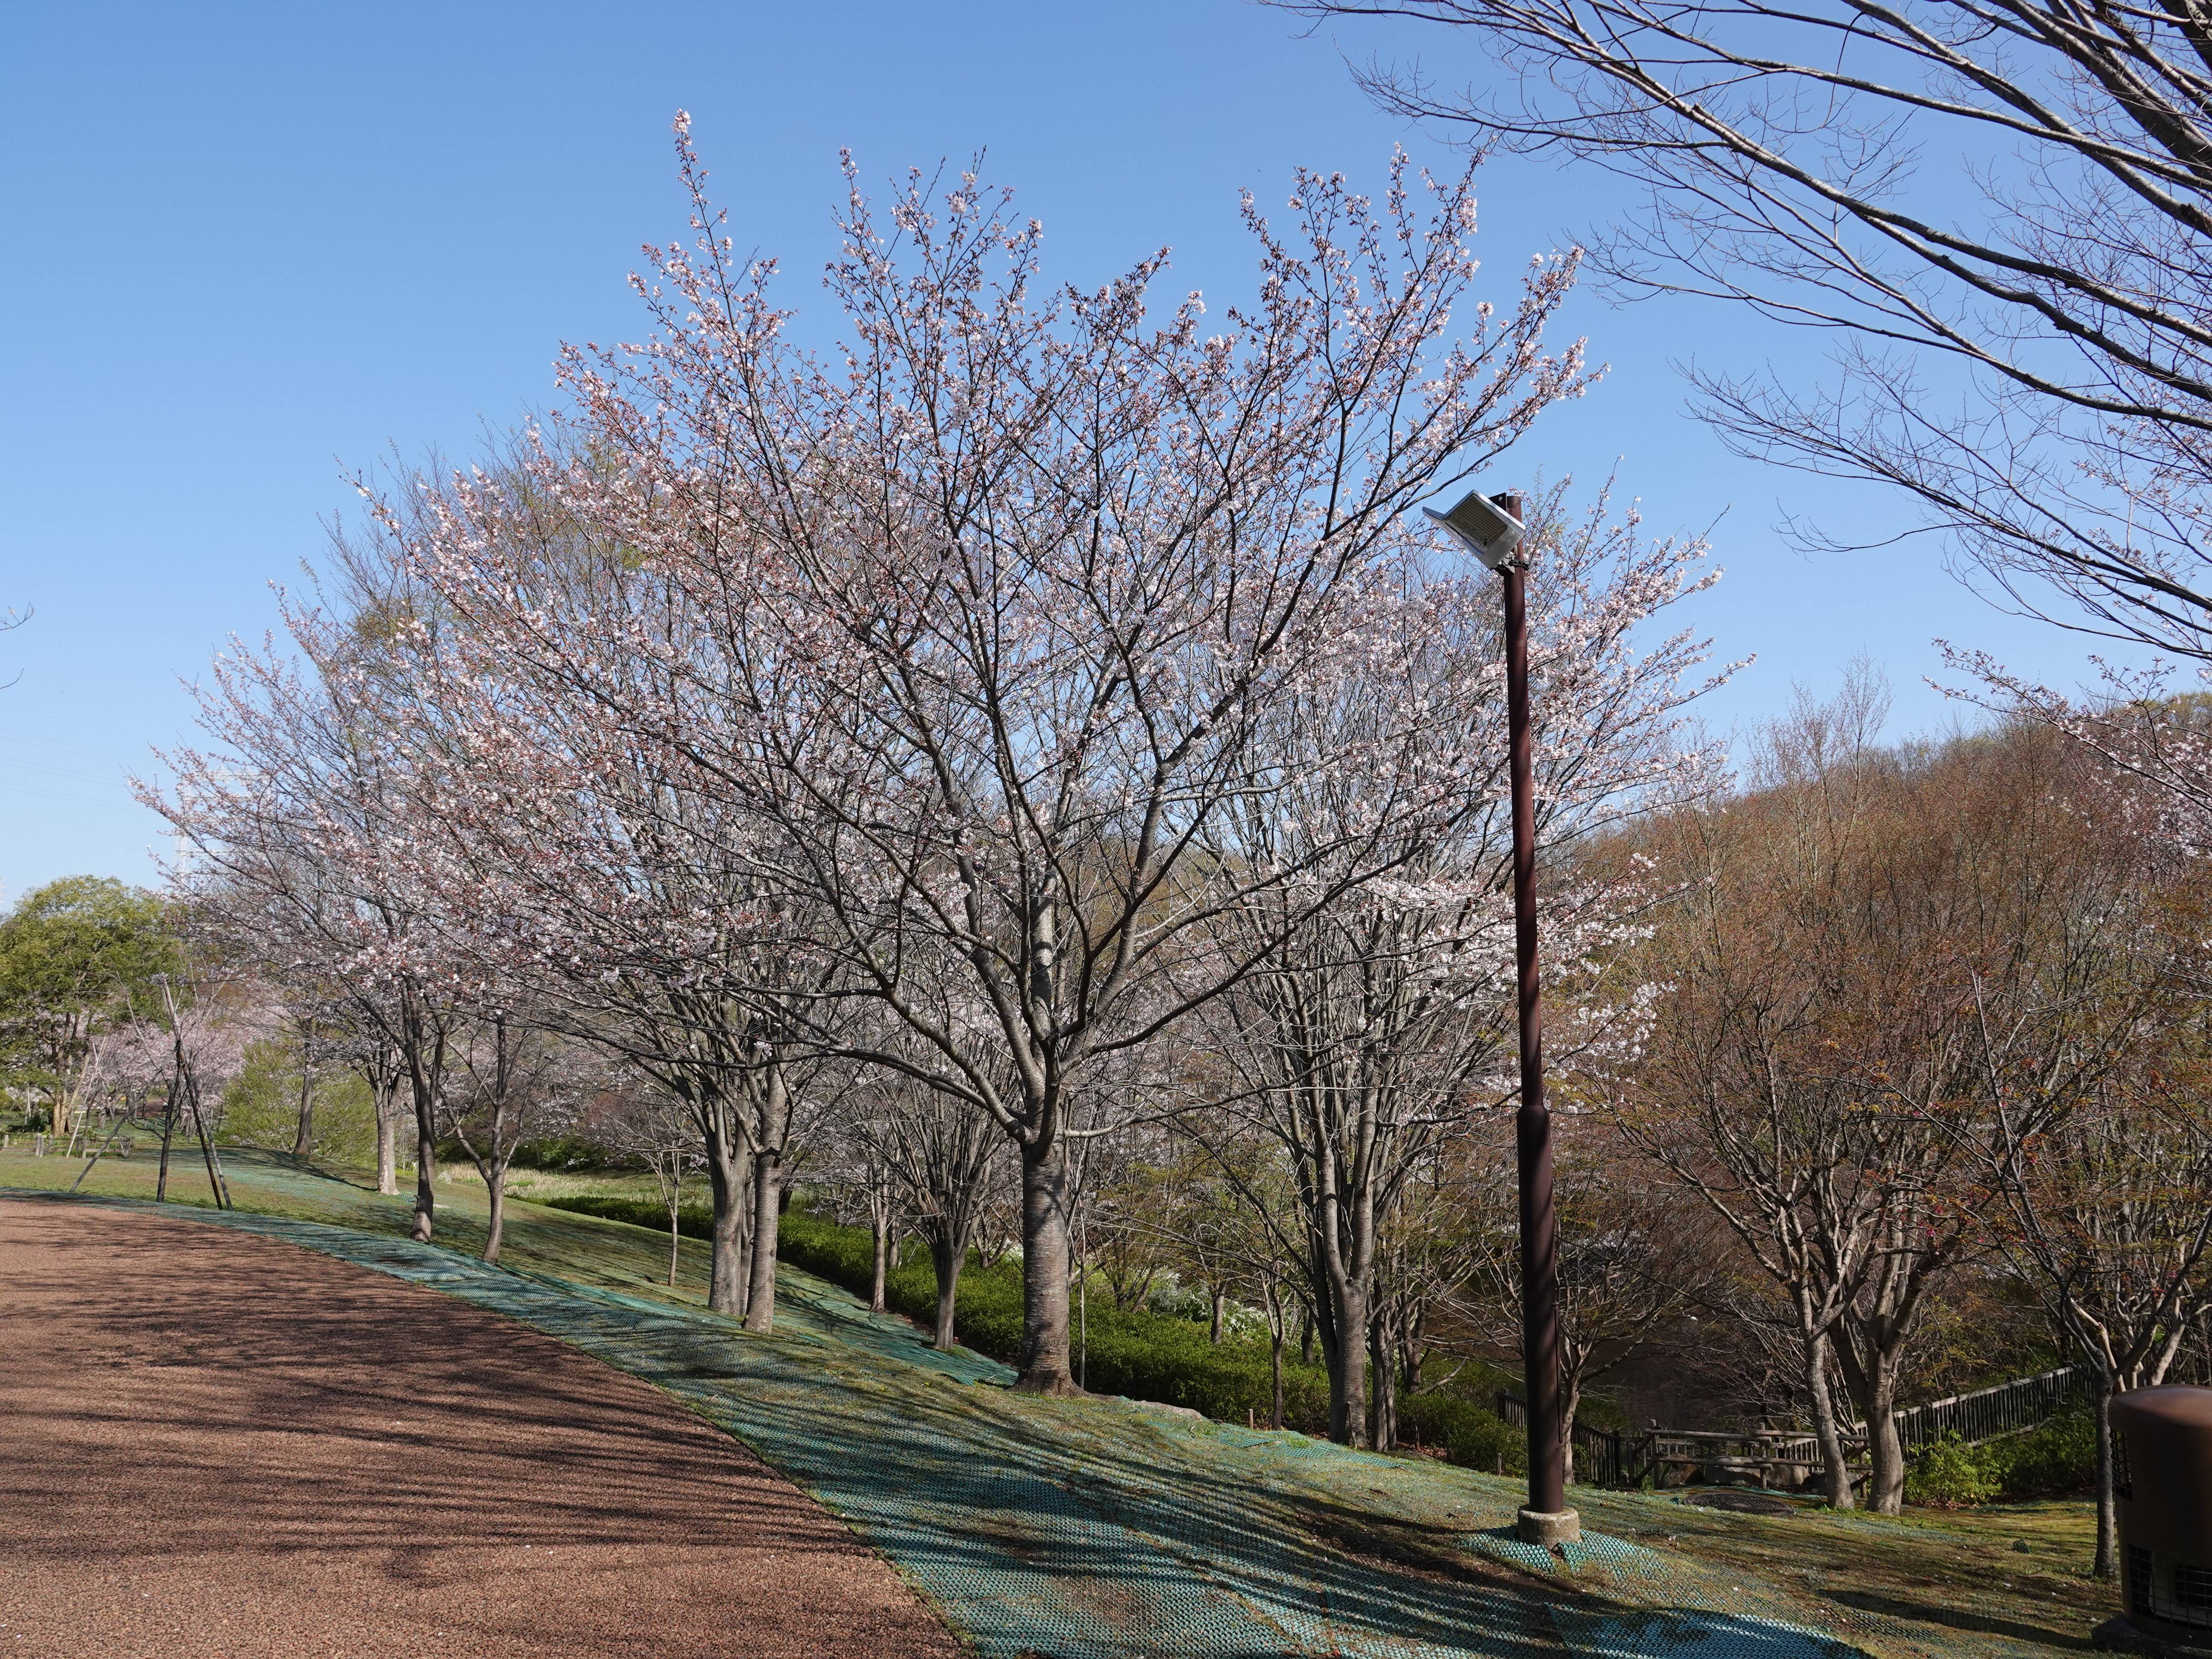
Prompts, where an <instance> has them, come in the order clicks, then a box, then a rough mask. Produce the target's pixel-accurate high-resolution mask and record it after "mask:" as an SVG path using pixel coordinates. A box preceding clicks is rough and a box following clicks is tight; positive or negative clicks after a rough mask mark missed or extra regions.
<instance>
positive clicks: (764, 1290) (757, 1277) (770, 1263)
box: [745, 1060, 791, 1334]
mask: <svg viewBox="0 0 2212 1659" xmlns="http://www.w3.org/2000/svg"><path fill="white" fill-rule="evenodd" d="M746 1092H747V1095H748V1097H749V1103H750V1105H751V1106H752V1108H753V1148H754V1152H753V1218H752V1241H751V1243H752V1257H751V1260H750V1261H748V1262H747V1263H746V1264H745V1328H746V1329H747V1330H749V1331H755V1332H758V1333H761V1334H766V1333H768V1332H769V1331H771V1330H773V1329H775V1258H776V1221H777V1218H779V1217H781V1215H782V1214H783V1152H784V1145H785V1142H786V1141H787V1139H789V1138H790V1134H791V1090H790V1085H788V1084H787V1082H786V1080H785V1078H784V1074H783V1066H782V1064H781V1061H780V1060H771V1061H770V1062H769V1065H768V1066H766V1068H765V1069H764V1070H763V1072H762V1073H757V1074H756V1075H755V1078H754V1080H753V1081H752V1082H751V1083H750V1084H749V1085H748V1087H747V1091H746Z"/></svg>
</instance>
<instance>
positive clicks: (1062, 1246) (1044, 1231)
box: [1016, 1138, 1079, 1395]
mask: <svg viewBox="0 0 2212 1659" xmlns="http://www.w3.org/2000/svg"><path fill="white" fill-rule="evenodd" d="M1067 1264H1068V1229H1067V1149H1066V1146H1063V1145H1062V1144H1061V1143H1060V1140H1059V1139H1057V1138H1054V1139H1052V1140H1050V1141H1048V1142H1047V1143H1046V1144H1044V1145H1043V1146H1033V1145H1031V1146H1023V1148H1022V1352H1021V1374H1022V1375H1021V1381H1020V1382H1019V1383H1018V1384H1016V1386H1017V1387H1018V1388H1021V1389H1026V1390H1028V1391H1029V1392H1030V1393H1032V1394H1053V1395H1066V1394H1075V1393H1078V1392H1079V1389H1077V1387H1076V1383H1075V1377H1074V1376H1073V1373H1071V1372H1070V1370H1068V1363H1067V1358H1068V1356H1067Z"/></svg>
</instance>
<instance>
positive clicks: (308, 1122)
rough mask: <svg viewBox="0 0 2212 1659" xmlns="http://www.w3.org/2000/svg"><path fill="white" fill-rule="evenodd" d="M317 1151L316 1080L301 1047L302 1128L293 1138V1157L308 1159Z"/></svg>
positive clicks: (305, 1053) (305, 1049)
mask: <svg viewBox="0 0 2212 1659" xmlns="http://www.w3.org/2000/svg"><path fill="white" fill-rule="evenodd" d="M314 1150H315V1079H314V1074H313V1073H311V1072H309V1071H308V1070H307V1045H306V1044H305V1043H304V1042H303V1043H301V1046H300V1127H299V1128H298V1130H297V1131H296V1132H295V1133H294V1134H293V1136H292V1156H293V1157H295V1158H306V1157H307V1156H308V1155H309V1154H310V1153H312V1152H313V1151H314Z"/></svg>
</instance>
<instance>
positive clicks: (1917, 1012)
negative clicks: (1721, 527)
mask: <svg viewBox="0 0 2212 1659" xmlns="http://www.w3.org/2000/svg"><path fill="white" fill-rule="evenodd" d="M1882 708H1883V696H1882V693H1881V689H1880V687H1879V686H1878V685H1875V684H1873V683H1872V682H1871V681H1870V680H1869V679H1868V678H1865V677H1864V676H1861V677H1859V678H1857V679H1855V680H1854V682H1853V683H1852V684H1851V685H1850V687H1849V688H1848V689H1847V690H1846V692H1845V693H1844V696H1843V697H1842V698H1841V699H1840V700H1839V701H1838V702H1837V703H1836V704H1833V705H1831V706H1829V707H1827V708H1820V707H1818V706H1815V705H1813V704H1811V703H1810V702H1803V703H1801V707H1800V708H1799V710H1798V712H1797V713H1796V714H1795V715H1794V716H1793V717H1792V718H1791V719H1790V720H1787V721H1785V722H1783V723H1781V724H1779V725H1778V726H1777V727H1775V728H1774V729H1772V730H1771V732H1770V733H1769V734H1768V737H1767V739H1766V748H1765V751H1764V754H1763V757H1762V760H1761V769H1760V772H1759V784H1760V787H1759V788H1758V789H1756V790H1755V791H1753V793H1749V794H1747V795H1745V796H1742V797H1740V798H1738V799H1735V800H1732V801H1730V802H1729V803H1728V804H1727V805H1726V806H1725V807H1724V808H1722V809H1716V810H1713V811H1704V812H1699V813H1687V814H1683V815H1680V816H1679V817H1674V818H1672V819H1670V820H1668V823H1667V825H1666V827H1665V829H1664V832H1663V834H1662V836H1661V837H1660V838H1659V839H1658V840H1657V841H1656V842H1654V843H1653V844H1652V845H1653V848H1654V850H1656V853H1657V855H1658V857H1659V860H1660V863H1661V866H1662V868H1663V869H1664V870H1666V872H1668V878H1669V879H1670V880H1671V881H1672V882H1674V883H1676V884H1679V885H1680V892H1681V895H1682V896H1681V899H1680V908H1678V909H1677V910H1675V911H1674V913H1672V914H1671V915H1668V917H1667V918H1666V919H1665V920H1664V921H1663V922H1662V925H1661V927H1660V928H1659V932H1658V938H1657V939H1656V951H1658V953H1659V954H1658V956H1657V957H1656V959H1655V960H1654V961H1653V963H1651V965H1650V967H1649V968H1647V969H1642V970H1639V971H1640V972H1643V973H1645V974H1648V975H1650V976H1651V977H1653V978H1655V979H1656V980H1658V981H1662V982H1664V983H1667V984H1668V985H1669V986H1670V987H1672V988H1671V989H1670V990H1669V991H1668V993H1667V994H1665V995H1663V996H1662V997H1661V998H1660V999H1659V1000H1658V1002H1657V1005H1656V1011H1655V1019H1654V1024H1653V1027H1652V1034H1651V1040H1650V1048H1649V1050H1648V1054H1647V1057H1646V1058H1645V1059H1644V1060H1643V1061H1642V1062H1641V1063H1640V1064H1639V1065H1638V1066H1635V1067H1632V1068H1624V1069H1623V1070H1622V1071H1621V1072H1620V1073H1618V1074H1617V1075H1615V1076H1614V1077H1613V1079H1610V1080H1609V1081H1601V1082H1600V1083H1599V1084H1598V1085H1596V1086H1597V1087H1599V1088H1600V1089H1609V1090H1611V1091H1613V1093H1612V1094H1611V1095H1610V1097H1609V1098H1610V1100H1611V1101H1613V1102H1616V1103H1619V1105H1620V1107H1621V1115H1620V1120H1619V1121H1620V1123H1621V1125H1622V1127H1623V1129H1624V1131H1625V1133H1627V1134H1628V1135H1629V1136H1630V1137H1631V1138H1632V1139H1633V1140H1634V1141H1635V1142H1636V1143H1637V1144H1638V1146H1641V1147H1642V1148H1643V1149H1644V1152H1646V1153H1647V1154H1648V1155H1649V1156H1650V1157H1651V1158H1653V1159H1654V1160H1655V1161H1656V1163H1657V1164H1659V1165H1660V1167H1662V1168H1663V1169H1665V1170H1667V1171H1668V1173H1669V1174H1670V1175H1672V1176H1674V1178H1675V1179H1676V1180H1678V1181H1680V1182H1682V1183H1683V1184H1684V1185H1685V1186H1686V1188H1689V1189H1690V1190H1691V1191H1692V1192H1694V1193H1696V1194H1699V1196H1700V1197H1701V1198H1702V1199H1703V1200H1705V1203H1706V1204H1708V1205H1709V1206H1711V1208H1712V1211H1713V1212H1714V1213H1715V1215H1717V1217H1718V1218H1720V1219H1721V1220H1722V1221H1723V1223H1724V1224H1725V1225H1727V1227H1728V1228H1729V1231H1731V1232H1733V1233H1734V1234H1735V1237H1736V1239H1737V1241H1738V1242H1739V1243H1740V1244H1741V1246H1742V1248H1743V1249H1745V1250H1746V1251H1747V1253H1748V1254H1749V1255H1750V1256H1751V1257H1752V1259H1753V1260H1754V1261H1756V1262H1757V1264H1758V1266H1759V1270H1760V1271H1761V1272H1763V1273H1765V1274H1766V1275H1767V1276H1768V1277H1769V1278H1770V1279H1771V1281H1772V1282H1773V1284H1774V1285H1775V1286H1776V1288H1777V1290H1778V1291H1779V1293H1780V1294H1781V1295H1782V1297H1784V1300H1785V1301H1786V1302H1787V1303H1788V1304H1789V1305H1790V1309H1791V1310H1792V1314H1793V1316H1794V1320H1795V1323H1796V1338H1797V1340H1798V1342H1799V1344H1800V1366H1799V1375H1800V1378H1801V1381H1802V1385H1803V1387H1804V1389H1806V1391H1807V1392H1806V1398H1807V1401H1808V1406H1809V1409H1810V1414H1811V1417H1812V1425H1813V1429H1814V1433H1815V1434H1816V1435H1817V1436H1818V1437H1819V1439H1820V1446H1821V1451H1822V1456H1823V1460H1824V1462H1825V1464H1826V1475H1825V1480H1826V1488H1827V1492H1828V1496H1829V1498H1830V1499H1831V1501H1832V1502H1833V1503H1835V1504H1838V1505H1839V1506H1841V1505H1844V1504H1849V1503H1850V1502H1851V1501H1852V1492H1851V1487H1850V1477H1849V1474H1848V1472H1847V1469H1846V1467H1845V1455H1844V1445H1843V1440H1842V1431H1841V1426H1840V1425H1841V1423H1842V1420H1843V1417H1842V1413H1841V1412H1840V1410H1839V1409H1838V1401H1835V1400H1834V1399H1833V1398H1832V1396H1831V1392H1830V1389H1831V1377H1832V1374H1833V1373H1840V1375H1841V1376H1842V1378H1843V1380H1844V1385H1845V1388H1846V1390H1847V1392H1848V1395H1849V1396H1850V1402H1851V1404H1852V1405H1853V1406H1855V1407H1857V1414H1858V1416H1859V1417H1860V1418H1861V1419H1863V1420H1864V1422H1865V1424H1866V1433H1867V1436H1868V1443H1869V1454H1870V1456H1871V1461H1872V1465H1873V1468H1872V1474H1871V1476H1870V1483H1871V1484H1870V1491H1869V1501H1870V1502H1871V1503H1872V1504H1874V1505H1875V1507H1876V1508H1878V1509H1881V1510H1884V1511H1885V1512H1891V1513H1893V1512H1895V1510H1896V1508H1897V1506H1898V1504H1899V1503H1900V1502H1901V1500H1902V1495H1903V1487H1904V1474H1905V1469H1904V1456H1903V1450H1902V1448H1901V1446H1900V1444H1899V1441H1898V1438H1897V1433H1896V1427H1895V1423H1894V1416H1893V1414H1894V1412H1895V1409H1896V1407H1897V1406H1898V1404H1899V1390H1900V1388H1901V1387H1902V1385H1903V1382H1904V1376H1903V1366H1904V1364H1905V1358H1906V1356H1907V1354H1908V1353H1909V1352H1910V1347H1911V1339H1912V1335H1913V1333H1914V1331H1915V1329H1916V1328H1917V1323H1918V1321H1919V1319H1920V1317H1921V1315H1922V1313H1923V1310H1925V1308H1926V1305H1927V1299H1928V1297H1929V1293H1930V1291H1931V1289H1932V1287H1933V1286H1934V1285H1936V1283H1937V1282H1938V1281H1939V1279H1941V1278H1942V1276H1943V1275H1944V1274H1946V1273H1948V1272H1950V1271H1951V1270H1952V1269H1953V1268H1954V1267H1956V1266H1957V1265H1958V1264H1959V1263H1960V1261H1962V1260H1964V1259H1966V1258H1967V1257H1968V1256H1970V1255H1972V1254H1974V1253H1975V1252H1978V1251H1980V1250H1983V1249H1986V1248H1987V1245H1988V1243H1989V1237H1990V1234H1989V1225H1988V1219H1987V1217H1986V1215H1985V1214H1984V1209H1983V1206H1982V1203H1981V1197H1982V1195H1983V1194H1984V1193H1985V1191H1986V1188H1987V1181H1986V1177H1985V1176H1984V1174H1983V1173H1982V1171H1981V1161H1982V1158H1983V1156H1984V1148H1985V1147H1986V1146H1987V1144H1988V1143H1987V1136H1988V1134H1989V1133H1990V1117H1989V1110H1988V1105H1987V1098H1988V1091H1987V1090H1986V1088H1985V1087H1984V1082H1983V1077H1984V1069H1985V1044H1984V1031H1985V1029H1986V1027H1987V1025H1988V1024H1989V1023H1990V1022H1992V1021H1994V1022H1996V1024H1999V1025H2001V1026H2002V1027H2003V1028H2004V1029H2005V1030H2006V1031H2007V1032H2008V1042H2010V1043H2011V1044H2012V1045H2013V1047H2014V1049H2015V1054H2016V1058H2017V1061H2018V1063H2020V1064H2021V1065H2023V1066H2027V1067H2028V1069H2030V1070H2031V1071H2039V1072H2040V1073H2045V1074H2049V1075H2052V1076H2056V1075H2059V1074H2064V1073H2079V1072H2081V1071H2083V1070H2085V1069H2087V1070H2090V1071H2093V1070H2094V1068H2095V1066H2096V1065H2097V1064H2099V1063H2100V1061H2098V1060H2097V1059H2096V1058H2095V1057H2096V1056H2099V1055H2101V1054H2105V1053H2106V1052H2108V1051H2107V1049H2106V1048H2105V1047H2104V1046H2103V1045H2102V1044H2100V1043H2095V1042H2092V1043H2089V1044H2087V1046H2085V1045H2084V1044H2083V1042H2082V1041H2081V1038H2082V1032H2081V1026H2080V1024H2079V1018H2078V1011H2079V1008H2080V1006H2081V1003H2080V1000H2079V994H2080V990H2081V987H2082V986H2083V984H2084V983H2085V982H2087V981H2090V980H2093V976H2094V975H2097V974H2100V973H2101V972H2103V971H2105V970H2106V968H2107V967H2108V966H2109V964H2110V962H2111V960H2112V953H2113V951H2115V950H2117V949H2118V948H2119V946H2120V943H2121V941H2122V940H2123V939H2124V927H2121V926H2118V923H2117V919H2118V917H2119V915H2121V912H2122V910H2123V908H2124V906H2123V905H2122V900H2123V899H2124V896H2125V893H2126V890H2127V885H2128V882H2129V879H2130V877H2129V872H2128V870H2127V868H2126V865H2125V863H2124V861H2122V860H2116V859H2115V858H2114V857H2112V856H2111V855H2110V845H2111V844H2110V843H2109V842H2107V841H2106V840H2104V839H2103V838H2101V837H2100V836H2098V835H2096V834H2094V833H2092V831H2091V830H2090V829H2088V828H2087V827H2086V825H2085V822H2084V820H2083V819H2081V817H2078V816H2077V815H2076V814H2075V812H2074V811H2072V810H2071V807H2070V805H2069V803H2068V801H2067V799H2065V794H2064V791H2063V788H2062V787H2061V786H2062V785H2063V781H2064V764H2063V763H2064V761H2065V758H2066V756H2065V751H2064V750H2063V746H2062V740H2060V739H2058V738H2055V737H2053V736H2051V735H2050V734H2047V733H2043V732H2037V731H2035V730H2034V729H2033V728H2015V729H2013V730H2011V731H2008V732H1996V733H1992V734H1989V735H1987V736H1984V737H1979V738H1961V739H1958V740H1956V741H1954V742H1953V743H1951V744H1947V745H1944V746H1942V747H1940V748H1937V749H1935V750H1928V751H1924V752H1916V751H1910V750H1908V751H1904V752H1894V751H1885V750H1878V749H1876V748H1875V746H1874V744H1873V742H1872V735H1873V732H1875V730H1876V729H1877V727H1878V726H1879V723H1880V720H1881V714H1882ZM2085 1055H2087V1056H2088V1057H2089V1058H2088V1059H2087V1060H2085V1059H2084V1058H2083V1057H2084V1056H2085Z"/></svg>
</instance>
